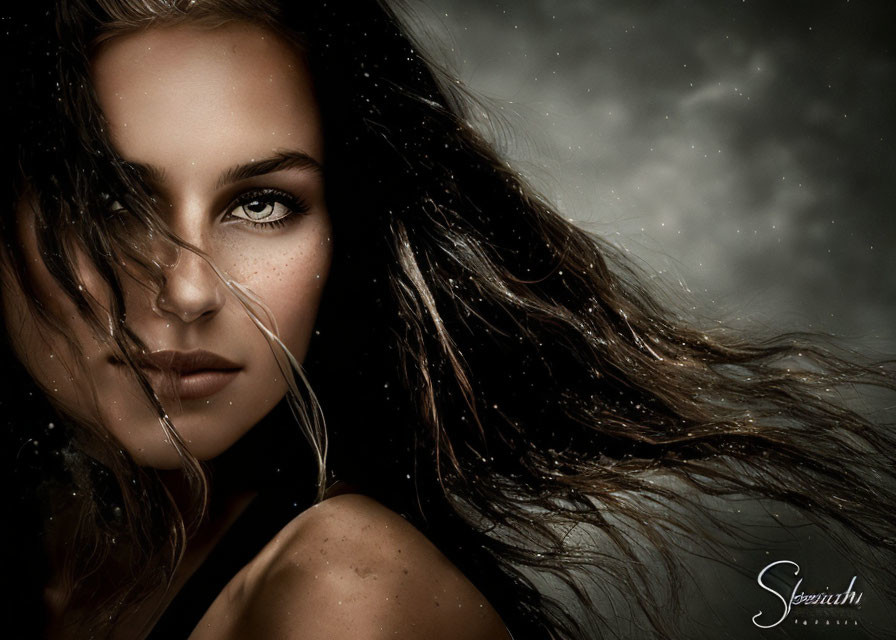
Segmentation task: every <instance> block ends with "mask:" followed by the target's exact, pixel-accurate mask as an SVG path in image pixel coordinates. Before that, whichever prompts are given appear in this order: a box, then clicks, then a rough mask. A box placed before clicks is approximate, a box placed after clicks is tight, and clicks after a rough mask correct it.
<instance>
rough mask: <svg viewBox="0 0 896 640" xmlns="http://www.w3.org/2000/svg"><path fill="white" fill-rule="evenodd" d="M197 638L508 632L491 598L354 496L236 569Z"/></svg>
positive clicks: (403, 527)
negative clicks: (235, 574) (238, 570)
mask: <svg viewBox="0 0 896 640" xmlns="http://www.w3.org/2000/svg"><path fill="white" fill-rule="evenodd" d="M190 637H191V640H206V638H243V637H259V638H261V637H263V638H271V639H272V640H273V639H278V640H293V639H295V640H298V639H300V638H301V639H302V640H317V639H324V638H327V639H329V638H356V639H359V640H368V639H369V640H374V639H377V638H386V637H388V638H393V639H394V638H432V639H433V640H438V639H439V638H445V639H446V640H447V639H448V638H451V639H452V640H491V639H495V640H498V639H502V640H503V639H507V638H509V635H508V634H507V632H506V630H505V628H504V625H503V624H502V622H501V619H500V617H499V616H498V614H497V613H496V612H495V611H494V609H493V608H492V607H491V605H490V604H489V603H488V602H487V601H486V599H485V597H484V596H483V595H482V594H481V593H480V592H479V591H478V590H477V589H476V588H475V587H474V586H473V584H472V583H471V582H470V581H469V580H468V579H467V578H466V577H465V576H464V575H463V573H461V572H460V570H459V569H458V568H457V567H455V566H454V565H453V564H452V563H451V562H450V561H449V560H448V559H447V558H446V557H445V556H444V555H443V554H442V553H441V552H440V551H439V550H438V549H436V547H435V546H434V545H433V544H432V543H431V542H430V541H429V540H427V538H426V537H425V536H424V535H423V534H422V533H420V532H419V531H418V530H417V529H416V528H414V527H413V526H412V525H411V524H410V523H408V522H407V521H406V520H405V519H404V518H402V517H401V516H399V515H398V514H396V513H394V512H393V511H391V510H389V509H387V508H386V507H384V506H383V505H381V504H380V503H378V502H377V501H375V500H373V499H371V498H367V497H365V496H361V495H358V494H344V495H339V496H336V497H333V498H330V499H329V500H325V501H323V502H321V503H320V504H318V505H316V506H314V507H311V508H310V509H308V510H307V511H305V512H303V513H302V514H300V515H299V516H297V517H296V518H295V519H294V520H292V521H291V522H290V523H289V524H288V525H287V526H286V527H284V528H283V529H282V530H281V531H280V533H278V534H277V536H276V537H275V538H274V539H273V540H271V542H270V543H269V544H268V545H267V546H266V547H265V548H264V549H263V550H262V552H261V553H260V554H259V555H258V556H257V557H256V558H255V560H253V561H252V562H251V563H250V564H249V565H247V566H246V567H245V568H244V569H243V571H241V572H240V574H238V575H237V576H236V577H235V578H234V580H233V581H232V582H231V584H229V585H228V586H227V588H226V589H225V590H224V592H222V593H221V595H220V596H219V597H218V599H217V600H215V602H214V603H213V604H212V607H211V608H210V609H209V611H208V612H207V613H206V615H205V616H204V617H203V618H202V620H201V621H200V623H199V625H198V626H197V628H196V630H195V631H194V632H193V634H192V635H191V636H190Z"/></svg>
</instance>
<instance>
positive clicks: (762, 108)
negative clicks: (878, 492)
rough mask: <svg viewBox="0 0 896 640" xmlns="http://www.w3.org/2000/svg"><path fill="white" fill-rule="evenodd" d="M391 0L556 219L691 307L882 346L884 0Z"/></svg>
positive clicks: (890, 114)
mask: <svg viewBox="0 0 896 640" xmlns="http://www.w3.org/2000/svg"><path fill="white" fill-rule="evenodd" d="M411 6H412V7H413V8H414V11H415V15H416V17H417V20H418V23H417V28H418V29H422V30H423V31H425V32H427V33H428V36H427V37H428V41H429V43H430V46H431V47H434V48H435V51H441V53H439V54H438V55H439V56H440V57H441V58H442V59H443V60H445V61H446V63H447V64H448V66H449V67H451V68H453V70H454V71H455V72H456V73H457V74H458V75H459V76H460V77H461V78H462V79H463V80H464V81H465V82H466V83H467V84H468V86H469V87H471V88H472V89H474V90H475V91H476V92H477V93H478V94H479V95H481V96H483V97H486V98H488V99H489V100H490V105H491V110H492V112H493V114H494V115H497V116H499V118H498V119H495V118H494V117H493V118H492V122H496V121H501V118H503V119H505V120H506V121H507V123H509V125H510V126H511V127H512V130H513V133H514V137H513V139H512V140H511V142H509V144H508V147H507V152H508V154H509V155H510V156H511V157H512V158H513V159H514V161H515V162H516V164H517V166H519V167H520V168H521V170H522V171H523V172H524V173H525V174H527V175H528V176H530V177H531V179H532V180H533V182H534V183H535V184H536V186H537V187H538V188H540V189H541V190H542V191H543V192H545V193H547V194H548V195H549V196H551V197H552V198H553V200H554V201H555V202H556V203H558V204H559V206H560V208H561V209H562V210H563V212H564V213H565V215H567V216H568V217H570V218H573V219H575V220H576V221H578V222H579V223H580V224H581V225H582V226H584V227H585V228H588V229H590V230H592V231H595V232H597V233H600V234H602V235H604V236H608V237H610V238H611V239H613V240H614V241H615V242H616V243H617V244H619V245H621V246H623V247H625V248H627V249H628V250H630V251H631V253H632V254H634V255H636V256H637V257H638V258H639V259H641V260H643V261H644V262H645V263H646V265H647V266H649V268H651V269H652V270H653V271H655V272H662V273H663V275H664V277H665V278H666V279H667V281H669V282H671V283H673V284H674V286H676V287H678V286H681V287H686V288H687V289H689V290H690V291H691V292H693V295H694V296H695V299H696V300H697V302H698V304H699V305H700V307H701V309H702V310H703V311H704V312H705V313H706V314H707V315H710V316H717V317H723V318H726V319H729V320H732V319H733V320H734V321H735V323H736V322H737V318H747V317H749V318H750V319H751V320H750V322H752V323H753V324H754V325H758V326H759V327H764V328H769V329H792V328H809V327H811V328H815V329H822V330H826V331H831V332H835V333H838V334H840V335H844V336H847V337H850V338H851V339H855V340H859V341H861V342H863V343H864V344H866V345H870V346H876V347H878V348H882V349H885V350H887V351H891V352H892V351H893V350H894V347H896V327H894V319H896V286H894V285H896V270H894V269H896V255H894V252H893V251H892V249H893V247H894V246H896V245H894V241H896V221H894V202H896V197H894V196H896V180H894V178H896V151H894V146H893V135H894V114H896V108H894V107H896V56H894V53H893V49H892V45H891V43H892V42H896V37H894V35H896V20H894V18H896V12H894V9H892V8H891V7H894V6H896V3H892V2H877V3H873V2H862V1H860V0H853V1H850V0H836V1H828V0H818V1H815V0H813V1H802V2H800V1H790V2H784V1H780V2H778V1H764V2H759V1H755V0H719V1H704V2H693V1H684V0H672V1H668V0H667V1H665V2H651V1H646V0H643V1H640V2H638V1H635V2H632V1H626V2H622V1H617V2H607V1H604V0H562V1H561V0H516V1H514V2H510V1H505V2H491V1H483V0H423V2H422V3H421V1H420V0H416V1H415V2H413V3H411ZM679 283H680V284H679Z"/></svg>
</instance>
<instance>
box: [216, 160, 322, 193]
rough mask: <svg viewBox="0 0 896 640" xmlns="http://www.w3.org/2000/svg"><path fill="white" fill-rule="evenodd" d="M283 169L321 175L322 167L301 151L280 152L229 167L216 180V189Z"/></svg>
mask: <svg viewBox="0 0 896 640" xmlns="http://www.w3.org/2000/svg"><path fill="white" fill-rule="evenodd" d="M285 169H306V170H308V171H312V172H314V173H317V174H321V175H323V172H324V168H323V166H322V165H321V164H320V163H319V162H318V161H317V160H315V159H314V158H312V157H311V156H309V155H308V154H307V153H304V152H303V151H280V152H278V153H276V154H275V155H273V156H271V157H269V158H262V159H261V160H254V159H253V160H250V161H249V162H247V163H245V164H240V165H237V166H235V167H231V168H230V169H228V170H227V171H225V172H224V173H222V174H221V177H220V178H218V184H217V188H219V189H220V188H221V187H223V186H224V185H227V184H231V183H233V182H239V181H240V180H248V179H249V178H254V177H256V176H263V175H265V174H266V173H274V172H275V171H283V170H285Z"/></svg>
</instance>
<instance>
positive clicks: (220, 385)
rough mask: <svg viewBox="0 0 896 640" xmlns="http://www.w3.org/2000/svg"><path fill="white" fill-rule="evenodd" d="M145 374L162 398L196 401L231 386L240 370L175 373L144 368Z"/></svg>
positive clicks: (169, 370)
mask: <svg viewBox="0 0 896 640" xmlns="http://www.w3.org/2000/svg"><path fill="white" fill-rule="evenodd" d="M143 372H144V373H145V374H146V376H147V377H148V378H149V380H150V382H151V383H152V387H153V389H155V391H156V393H157V394H159V396H160V397H165V398H178V399H180V400H196V399H200V398H207V397H209V396H213V395H214V394H216V393H218V392H219V391H221V390H222V389H224V387H226V386H227V385H228V384H230V383H231V382H232V381H233V379H234V378H236V376H237V374H238V373H239V372H240V370H239V369H203V370H197V371H183V372H179V371H174V370H172V369H167V370H161V369H155V368H144V369H143Z"/></svg>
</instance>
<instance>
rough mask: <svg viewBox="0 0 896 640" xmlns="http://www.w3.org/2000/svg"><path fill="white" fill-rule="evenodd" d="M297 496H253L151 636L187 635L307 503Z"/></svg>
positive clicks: (159, 639)
mask: <svg viewBox="0 0 896 640" xmlns="http://www.w3.org/2000/svg"><path fill="white" fill-rule="evenodd" d="M295 499H296V498H295V496H294V495H292V496H290V495H287V494H286V493H283V492H277V491H273V492H268V493H266V494H261V495H258V496H256V497H255V498H253V499H252V502H250V503H249V506H248V507H246V508H245V509H244V510H243V512H242V513H241V514H240V516H239V517H238V518H237V520H236V521H235V522H234V523H233V524H232V525H231V526H230V528H229V529H228V530H227V532H226V533H225V534H224V536H223V537H222V538H221V540H219V541H218V544H216V545H215V547H214V549H212V551H211V553H210V554H209V555H208V557H207V558H206V559H205V561H204V562H203V563H202V564H201V565H200V566H199V568H198V569H197V570H196V572H195V573H194V574H193V575H192V576H190V578H189V579H188V580H187V582H186V584H184V586H183V588H182V589H181V590H180V591H179V592H178V593H177V595H176V596H175V597H174V600H172V601H171V603H170V604H169V605H168V608H167V609H165V612H164V613H163V614H162V617H161V618H160V619H159V621H158V622H157V623H156V625H155V627H153V630H152V632H151V633H150V634H149V635H148V636H147V638H148V639H149V640H177V639H179V638H187V637H188V636H189V635H190V633H192V631H193V629H195V628H196V625H197V624H198V623H199V620H200V619H201V618H202V616H203V615H205V612H206V611H208V608H209V607H210V606H211V604H212V602H214V600H215V598H217V597H218V595H219V594H220V593H221V591H222V590H223V589H224V587H225V586H226V585H227V583H228V582H230V580H231V578H233V577H234V576H235V575H236V574H237V573H239V571H240V570H241V569H242V568H243V567H245V566H246V565H247V564H249V562H250V561H251V560H252V559H253V558H254V557H255V556H256V555H257V554H258V552H259V551H261V549H262V548H263V547H264V546H265V545H266V544H267V543H268V542H270V540H271V539H272V538H273V537H274V536H275V535H276V534H277V533H278V532H279V531H280V530H281V529H282V528H283V527H284V526H285V525H286V524H287V523H288V522H289V521H290V520H292V519H293V518H294V517H295V516H297V515H298V514H299V513H300V512H301V511H302V510H303V509H304V508H305V506H307V505H305V504H302V503H299V502H295Z"/></svg>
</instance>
